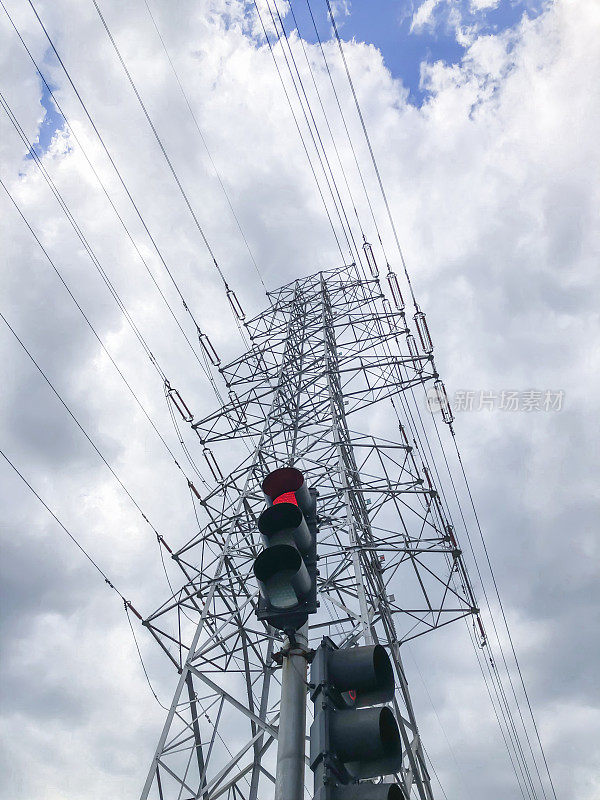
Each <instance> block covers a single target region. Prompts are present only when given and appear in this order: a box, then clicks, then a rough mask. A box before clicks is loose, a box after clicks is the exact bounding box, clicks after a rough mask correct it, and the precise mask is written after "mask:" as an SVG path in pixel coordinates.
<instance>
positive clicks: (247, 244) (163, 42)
mask: <svg viewBox="0 0 600 800" xmlns="http://www.w3.org/2000/svg"><path fill="white" fill-rule="evenodd" d="M144 5H145V6H146V9H147V10H148V14H149V15H150V19H151V20H152V24H153V25H154V29H155V30H156V33H157V35H158V38H159V39H160V43H161V45H162V47H163V50H164V51H165V55H166V57H167V59H168V61H169V64H170V65H171V69H172V71H173V75H174V76H175V79H176V81H177V85H178V86H179V89H180V91H181V94H182V95H183V99H184V100H185V103H186V105H187V107H188V110H189V112H190V114H191V117H192V119H193V120H194V125H195V126H196V130H197V131H198V135H199V136H200V141H201V142H202V144H203V145H204V149H205V150H206V153H207V155H208V158H209V161H210V163H211V166H212V168H213V170H214V172H215V175H216V177H217V180H218V181H219V185H220V186H221V189H222V190H223V194H224V195H225V199H226V200H227V204H228V206H229V208H230V210H231V213H232V215H233V218H234V219H235V222H236V225H237V227H238V230H239V232H240V235H241V237H242V239H243V240H244V244H245V245H246V249H247V250H248V253H249V255H250V258H251V260H252V263H253V264H254V268H255V270H256V273H257V275H258V277H259V280H260V282H261V284H262V286H263V289H264V290H265V292H266V291H267V287H266V286H265V282H264V280H263V277H262V274H261V271H260V268H259V266H258V264H257V262H256V259H255V258H254V253H253V252H252V249H251V248H250V244H249V243H248V239H247V237H246V234H245V233H244V229H243V228H242V225H241V223H240V220H239V218H238V215H237V214H236V212H235V209H234V207H233V204H232V202H231V199H230V197H229V193H228V191H227V189H226V188H225V184H224V183H223V180H222V178H221V175H220V174H219V171H218V169H217V166H216V164H215V162H214V159H213V157H212V154H211V152H210V150H209V147H208V144H207V142H206V137H205V136H204V134H203V133H202V129H201V128H200V125H199V123H198V120H197V118H196V115H195V113H194V110H193V108H192V105H191V103H190V101H189V98H188V96H187V94H186V92H185V89H184V88H183V84H182V82H181V79H180V77H179V74H178V72H177V70H176V69H175V64H174V63H173V59H172V58H171V55H170V53H169V51H168V49H167V45H166V44H165V40H164V38H163V36H162V34H161V32H160V29H159V27H158V25H157V23H156V19H155V17H154V15H153V13H152V11H151V9H150V5H149V3H148V0H144Z"/></svg>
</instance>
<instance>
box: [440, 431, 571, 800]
mask: <svg viewBox="0 0 600 800" xmlns="http://www.w3.org/2000/svg"><path fill="white" fill-rule="evenodd" d="M453 440H454V447H455V448H456V455H457V458H458V461H459V464H460V468H461V472H462V476H463V480H464V482H465V486H466V489H467V493H468V495H469V501H470V503H471V508H472V510H473V515H474V517H475V522H476V525H477V530H478V532H479V537H480V539H481V544H482V546H483V551H484V553H485V558H486V562H487V565H488V569H489V571H490V575H491V577H492V583H493V586H494V591H495V594H496V598H497V600H498V605H499V606H500V613H501V615H502V620H503V622H504V627H505V628H506V633H507V636H508V641H509V643H510V647H511V651H512V654H513V658H514V661H515V665H516V667H517V672H518V675H519V680H520V683H521V687H522V689H523V694H524V695H525V700H526V701H527V707H528V710H529V714H530V716H531V721H532V723H533V728H534V731H535V735H536V738H537V741H538V744H539V747H540V751H541V753H542V758H543V760H544V765H545V767H546V772H547V775H548V780H549V782H550V786H551V787H552V794H553V795H554V798H555V800H557V797H556V790H555V787H554V782H553V781H552V775H551V773H550V767H549V765H548V761H547V759H546V753H545V751H544V748H543V745H542V741H541V738H540V733H539V730H538V726H537V723H536V721H535V717H534V714H533V708H532V706H531V701H530V699H529V693H528V691H527V688H526V686H525V680H524V678H523V673H522V671H521V665H520V664H519V660H518V658H517V653H516V650H515V645H514V641H513V638H512V635H511V632H510V628H509V626H508V620H507V618H506V612H505V610H504V604H503V603H502V599H501V597H500V590H499V588H498V583H497V581H496V576H495V574H494V570H493V568H492V562H491V559H490V555H489V552H488V548H487V545H486V542H485V538H484V536H483V530H482V527H481V523H480V521H479V515H478V513H477V509H476V508H475V501H474V499H473V494H472V492H471V487H470V485H469V481H468V479H467V475H466V472H465V467H464V464H463V460H462V457H461V454H460V450H459V448H458V444H457V441H456V436H453ZM538 774H539V773H538Z"/></svg>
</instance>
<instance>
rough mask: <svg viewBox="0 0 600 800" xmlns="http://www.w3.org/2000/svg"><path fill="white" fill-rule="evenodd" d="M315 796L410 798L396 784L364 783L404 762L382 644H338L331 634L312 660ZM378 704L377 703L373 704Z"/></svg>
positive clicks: (317, 799)
mask: <svg viewBox="0 0 600 800" xmlns="http://www.w3.org/2000/svg"><path fill="white" fill-rule="evenodd" d="M310 686H311V699H312V700H313V702H314V704H315V717H314V722H313V724H312V726H311V730H310V767H311V769H312V770H313V772H314V773H315V794H314V800H404V797H405V795H404V792H403V790H402V789H401V788H400V787H399V786H397V785H396V784H381V783H380V784H374V783H372V782H371V781H364V782H363V783H358V781H359V780H363V779H365V778H374V777H377V776H385V775H392V774H394V773H396V772H398V771H399V769H400V767H401V765H402V746H401V742H400V732H399V730H398V723H397V722H396V719H395V717H394V714H393V713H392V711H391V710H390V709H389V708H388V707H387V706H376V704H378V703H387V702H389V701H390V700H392V698H393V696H394V673H393V669H392V664H391V661H390V658H389V656H388V654H387V652H386V651H385V649H384V648H383V647H382V646H381V645H379V644H378V645H367V646H365V647H352V648H346V649H338V648H337V647H336V646H335V645H334V643H333V642H332V641H331V639H329V638H328V637H325V638H324V639H323V641H322V642H321V645H320V646H319V648H318V649H317V651H316V653H315V657H314V659H313V662H312V665H311V682H310ZM373 706H375V707H373Z"/></svg>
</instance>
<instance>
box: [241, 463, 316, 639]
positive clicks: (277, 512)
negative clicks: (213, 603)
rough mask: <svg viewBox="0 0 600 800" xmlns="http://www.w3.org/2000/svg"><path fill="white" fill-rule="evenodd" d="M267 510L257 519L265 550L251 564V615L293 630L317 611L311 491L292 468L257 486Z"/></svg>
mask: <svg viewBox="0 0 600 800" xmlns="http://www.w3.org/2000/svg"><path fill="white" fill-rule="evenodd" d="M262 490H263V492H264V495H265V498H266V500H267V503H268V504H269V505H268V507H267V508H266V509H265V510H264V511H263V512H262V514H261V515H260V517H259V518H258V528H259V530H260V532H261V534H262V537H263V541H264V544H265V549H264V550H263V551H262V552H261V553H260V554H259V555H258V557H257V558H256V560H255V562H254V574H255V576H256V579H257V581H258V583H259V586H260V597H259V601H258V611H257V617H258V619H260V620H264V621H266V622H268V623H269V624H270V625H272V626H273V627H274V628H277V629H278V630H281V631H289V632H293V631H297V630H298V629H299V628H301V627H302V625H304V623H305V622H306V621H307V619H308V615H309V614H312V613H314V612H315V611H316V609H317V605H318V603H317V492H316V490H315V489H309V488H308V487H307V485H306V482H305V480H304V476H303V474H302V473H301V472H300V470H298V469H296V468H295V467H282V468H281V469H276V470H275V471H274V472H271V473H269V475H267V477H266V478H265V479H264V481H263V483H262Z"/></svg>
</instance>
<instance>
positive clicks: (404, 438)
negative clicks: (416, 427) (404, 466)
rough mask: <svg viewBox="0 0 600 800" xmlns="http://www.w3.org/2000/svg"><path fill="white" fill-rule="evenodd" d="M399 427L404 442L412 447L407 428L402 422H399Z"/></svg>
mask: <svg viewBox="0 0 600 800" xmlns="http://www.w3.org/2000/svg"><path fill="white" fill-rule="evenodd" d="M398 428H399V430H400V436H401V437H402V444H404V445H405V446H406V447H410V444H409V443H408V436H407V435H406V428H405V427H404V425H403V424H402V423H401V422H399V423H398ZM411 449H412V448H411Z"/></svg>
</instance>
